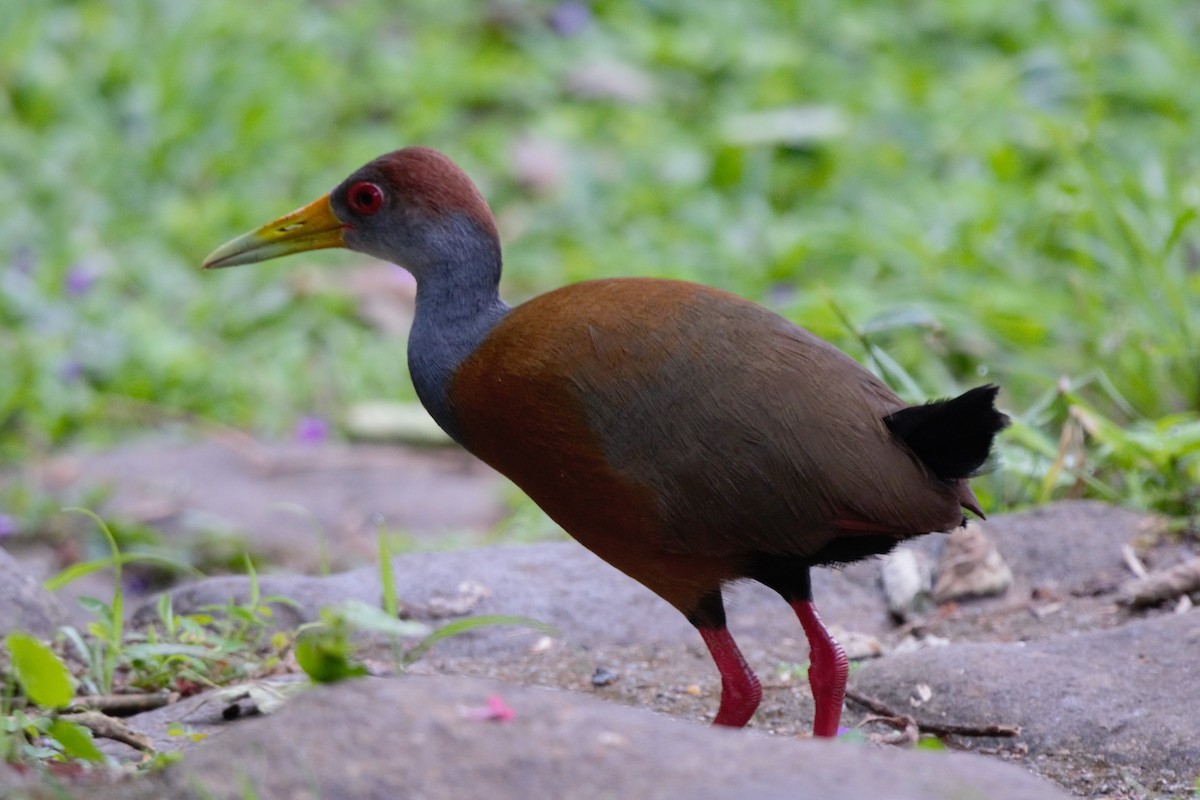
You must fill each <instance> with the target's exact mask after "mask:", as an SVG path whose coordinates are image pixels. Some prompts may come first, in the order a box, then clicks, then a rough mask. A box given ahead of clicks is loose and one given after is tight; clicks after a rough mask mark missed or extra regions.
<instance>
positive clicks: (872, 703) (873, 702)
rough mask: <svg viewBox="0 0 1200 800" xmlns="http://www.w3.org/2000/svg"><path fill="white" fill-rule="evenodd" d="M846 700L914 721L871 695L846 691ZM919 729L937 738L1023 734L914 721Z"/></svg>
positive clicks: (1005, 728) (1009, 728) (1013, 728)
mask: <svg viewBox="0 0 1200 800" xmlns="http://www.w3.org/2000/svg"><path fill="white" fill-rule="evenodd" d="M846 699H847V700H852V701H854V702H855V703H858V704H859V705H860V706H862V707H863V708H865V709H867V710H868V711H870V712H871V713H872V714H876V715H878V716H880V717H909V718H910V719H914V718H913V717H912V715H910V714H903V713H900V712H898V711H896V710H895V709H893V708H892V707H891V706H889V705H888V704H887V703H884V702H883V701H882V700H877V699H875V698H874V697H871V696H869V695H865V694H861V693H859V692H856V691H854V690H852V689H847V690H846ZM914 722H916V724H917V728H918V729H920V731H921V732H922V733H932V734H934V735H935V736H1017V735H1019V734H1020V733H1021V726H1020V725H1003V724H996V725H956V724H954V723H952V722H922V721H921V720H917V719H914Z"/></svg>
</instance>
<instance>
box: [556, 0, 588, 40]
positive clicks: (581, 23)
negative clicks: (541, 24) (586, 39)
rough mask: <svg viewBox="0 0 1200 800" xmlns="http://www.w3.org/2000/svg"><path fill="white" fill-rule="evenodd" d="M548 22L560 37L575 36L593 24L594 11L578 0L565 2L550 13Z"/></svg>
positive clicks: (566, 0)
mask: <svg viewBox="0 0 1200 800" xmlns="http://www.w3.org/2000/svg"><path fill="white" fill-rule="evenodd" d="M548 22H549V23H550V29H551V30H553V31H554V32H555V33H557V34H558V35H559V36H574V35H576V34H578V33H583V31H584V29H585V28H587V26H588V25H590V24H592V10H591V9H590V8H588V7H587V4H586V3H581V2H579V1H578V0H565V2H562V3H559V4H558V5H556V6H555V7H554V8H553V9H552V10H551V11H550V17H549V19H548Z"/></svg>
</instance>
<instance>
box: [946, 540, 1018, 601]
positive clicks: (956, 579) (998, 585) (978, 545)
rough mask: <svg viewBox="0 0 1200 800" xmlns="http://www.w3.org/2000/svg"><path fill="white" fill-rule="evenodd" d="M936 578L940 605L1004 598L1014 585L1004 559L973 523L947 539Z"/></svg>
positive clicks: (1010, 571)
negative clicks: (977, 599) (967, 599)
mask: <svg viewBox="0 0 1200 800" xmlns="http://www.w3.org/2000/svg"><path fill="white" fill-rule="evenodd" d="M935 574H936V576H937V577H936V579H935V580H934V583H933V599H934V602H937V603H947V602H949V601H951V600H961V599H963V598H966V597H987V596H989V595H995V594H1003V593H1004V592H1005V591H1007V590H1008V587H1009V586H1011V585H1012V581H1013V574H1012V570H1010V569H1009V568H1008V564H1006V563H1005V562H1004V557H1003V556H1001V555H1000V551H999V550H997V549H996V545H995V544H993V543H992V540H991V539H989V538H988V537H987V534H986V533H984V529H983V526H982V525H981V524H980V523H978V522H975V521H974V520H972V521H971V522H970V523H968V524H967V526H966V527H965V528H960V529H958V530H956V531H954V532H953V533H951V534H950V536H949V537H948V538H947V539H946V547H945V549H944V550H942V557H941V559H939V560H938V564H937V569H936V570H935Z"/></svg>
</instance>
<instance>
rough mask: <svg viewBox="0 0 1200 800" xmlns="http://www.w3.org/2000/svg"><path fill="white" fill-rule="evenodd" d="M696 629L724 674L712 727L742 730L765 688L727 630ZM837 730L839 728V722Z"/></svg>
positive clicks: (722, 674)
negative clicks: (717, 708) (722, 726)
mask: <svg viewBox="0 0 1200 800" xmlns="http://www.w3.org/2000/svg"><path fill="white" fill-rule="evenodd" d="M697 630H699V631H700V635H701V636H702V637H703V638H704V643H705V644H706V645H708V652H710V653H712V657H713V661H715V662H717V669H718V670H719V671H720V673H721V707H720V709H719V710H718V711H717V717H716V719H714V720H713V725H728V726H729V727H731V728H740V727H742V726H743V725H745V724H746V723H747V722H749V721H750V717H752V716H753V715H754V710H755V709H756V708H758V704H759V702H761V701H762V685H761V684H760V683H759V682H758V678H757V677H756V676H755V674H754V672H753V670H751V669H750V665H749V664H747V663H746V659H745V658H743V657H742V651H741V650H739V649H738V646H737V643H736V642H734V641H733V637H732V636H731V635H730V634H729V629H728V628H726V627H724V626H721V627H719V628H716V627H708V626H704V627H701V626H697ZM831 641H832V640H831ZM843 658H844V657H843ZM834 727H835V728H836V727H837V721H836V720H835V721H834Z"/></svg>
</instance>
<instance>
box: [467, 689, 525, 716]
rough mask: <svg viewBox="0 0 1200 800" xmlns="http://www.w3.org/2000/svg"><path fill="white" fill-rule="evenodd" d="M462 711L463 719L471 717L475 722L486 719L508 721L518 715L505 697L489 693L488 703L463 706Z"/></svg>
mask: <svg viewBox="0 0 1200 800" xmlns="http://www.w3.org/2000/svg"><path fill="white" fill-rule="evenodd" d="M461 713H462V716H463V719H469V720H473V721H475V722H482V721H485V720H493V721H495V722H508V721H509V720H511V719H514V718H515V717H516V716H517V712H516V711H513V710H512V709H511V708H510V707H509V706H508V703H505V702H504V698H503V697H501V696H500V695H498V694H493V695H489V696H488V699H487V704H486V705H483V706H475V707H473V708H463V709H462V710H461Z"/></svg>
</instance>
